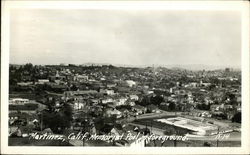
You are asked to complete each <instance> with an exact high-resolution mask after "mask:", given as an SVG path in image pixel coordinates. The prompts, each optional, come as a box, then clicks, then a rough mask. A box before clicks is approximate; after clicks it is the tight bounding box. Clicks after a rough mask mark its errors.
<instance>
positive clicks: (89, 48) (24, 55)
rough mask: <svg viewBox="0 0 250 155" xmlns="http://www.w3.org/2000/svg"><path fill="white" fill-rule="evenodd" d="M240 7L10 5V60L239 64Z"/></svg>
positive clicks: (48, 62)
mask: <svg viewBox="0 0 250 155" xmlns="http://www.w3.org/2000/svg"><path fill="white" fill-rule="evenodd" d="M240 28H241V19H240V14H239V13H237V12H225V11H217V12H215V11H214V12H208V11H164V10H162V11H155V10H154V11H153V10H152V11H150V10H147V11H146V10H138V11H136V10H130V11H127V10H123V11H121V10H42V9H40V10H38V9H36V10H32V9H26V10H24V9H23V10H12V12H11V18H10V30H11V31H10V63H15V64H23V63H28V62H31V63H33V64H59V63H73V64H83V63H88V62H93V63H111V64H131V65H152V64H164V65H169V64H178V65H186V64H204V65H217V66H218V65H219V66H227V65H230V66H240V61H241V58H240V55H241V54H240V53H241V29H240Z"/></svg>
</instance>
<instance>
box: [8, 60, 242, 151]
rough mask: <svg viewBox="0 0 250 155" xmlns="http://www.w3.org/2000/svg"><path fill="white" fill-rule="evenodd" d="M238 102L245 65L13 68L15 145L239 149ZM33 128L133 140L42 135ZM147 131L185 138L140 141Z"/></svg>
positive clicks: (11, 116)
mask: <svg viewBox="0 0 250 155" xmlns="http://www.w3.org/2000/svg"><path fill="white" fill-rule="evenodd" d="M241 107H242V105H241V70H240V69H232V68H222V69H217V70H188V69H183V68H177V67H176V68H166V67H160V66H157V67H155V66H149V67H125V66H123V67H121V66H115V65H111V64H106V65H100V64H83V65H76V64H59V65H33V64H31V63H27V64H24V65H16V64H10V66H9V145H11V146H17V145H27V146H34V145H35V146H36V145H38V146H39V145H44V146H141V147H154V146H157V147H183V146H187V147H188V146H190V147H196V146H205V147H224V146H226V147H227V146H241V139H240V137H241ZM33 133H37V134H40V135H42V134H53V135H58V136H62V137H68V136H69V135H79V134H84V133H89V136H93V135H107V136H112V135H113V136H116V137H119V136H121V135H134V136H135V137H136V138H131V139H130V140H128V139H121V138H120V139H114V138H113V139H105V140H102V139H98V140H86V139H84V138H75V139H74V138H71V139H67V138H66V140H65V141H59V140H48V139H45V140H41V139H39V140H37V139H31V138H30V136H32V134H33ZM224 134H225V135H227V136H225V135H224ZM145 135H147V136H152V135H157V136H171V135H176V136H185V137H186V138H187V139H188V140H185V141H178V140H165V141H161V140H151V141H147V140H142V139H141V138H142V137H143V136H145ZM218 135H221V136H218ZM223 135H224V137H226V138H224V139H223V138H218V137H223ZM125 137H126V136H125ZM216 137H217V138H216Z"/></svg>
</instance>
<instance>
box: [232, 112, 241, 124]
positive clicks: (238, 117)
mask: <svg viewBox="0 0 250 155" xmlns="http://www.w3.org/2000/svg"><path fill="white" fill-rule="evenodd" d="M232 122H237V123H241V112H238V113H236V114H235V115H234V116H233V118H232Z"/></svg>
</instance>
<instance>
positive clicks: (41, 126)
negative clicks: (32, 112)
mask: <svg viewBox="0 0 250 155" xmlns="http://www.w3.org/2000/svg"><path fill="white" fill-rule="evenodd" d="M40 130H41V131H42V130H43V113H42V112H41V123H40Z"/></svg>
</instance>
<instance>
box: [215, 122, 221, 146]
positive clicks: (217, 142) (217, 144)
mask: <svg viewBox="0 0 250 155" xmlns="http://www.w3.org/2000/svg"><path fill="white" fill-rule="evenodd" d="M219 131H220V129H219V126H218V129H217V140H216V146H217V147H219V134H220V132H219Z"/></svg>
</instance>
